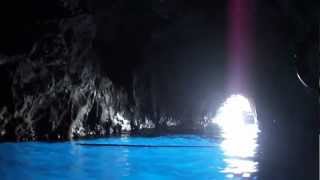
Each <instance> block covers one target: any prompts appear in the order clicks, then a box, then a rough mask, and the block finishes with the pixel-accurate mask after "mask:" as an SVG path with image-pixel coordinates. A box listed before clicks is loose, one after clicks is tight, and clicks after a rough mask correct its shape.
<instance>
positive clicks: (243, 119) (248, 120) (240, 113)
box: [212, 95, 259, 177]
mask: <svg viewBox="0 0 320 180" xmlns="http://www.w3.org/2000/svg"><path fill="white" fill-rule="evenodd" d="M212 122H213V123H215V124H217V125H218V126H219V127H220V129H221V133H222V134H221V136H222V138H223V141H222V142H221V144H220V146H221V148H222V150H223V152H224V154H225V156H226V159H225V162H226V163H227V165H228V166H227V167H226V168H225V169H224V170H223V172H225V173H232V174H235V175H241V176H243V177H248V176H250V175H251V173H253V172H256V166H257V163H256V162H254V161H253V160H252V158H253V157H254V156H255V153H256V149H257V146H258V144H257V137H258V133H259V127H258V121H257V118H256V112H255V110H254V109H253V108H252V105H251V104H250V102H249V100H248V99H247V98H245V97H244V96H241V95H232V96H231V97H229V98H228V99H227V100H226V101H225V102H224V103H223V105H222V106H221V107H220V108H219V109H218V111H217V114H216V116H215V117H214V118H213V119H212Z"/></svg>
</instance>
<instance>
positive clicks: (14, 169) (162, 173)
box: [0, 135, 254, 180]
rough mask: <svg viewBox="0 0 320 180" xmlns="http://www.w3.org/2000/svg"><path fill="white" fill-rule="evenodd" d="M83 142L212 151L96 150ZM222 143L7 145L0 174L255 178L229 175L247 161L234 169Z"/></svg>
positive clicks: (154, 140) (0, 155) (158, 140)
mask: <svg viewBox="0 0 320 180" xmlns="http://www.w3.org/2000/svg"><path fill="white" fill-rule="evenodd" d="M77 143H100V144H105V143H107V144H135V145H139V144H140V145H187V146H190V145H196V146H212V147H207V148H190V147H185V148H183V147H182V148H172V147H167V148H166V147H162V148H154V147H149V148H148V147H144V148H139V147H100V146H99V147H91V146H80V145H77ZM220 143H221V142H220V141H218V140H213V139H209V138H202V137H199V136H191V135H190V136H162V137H151V138H148V137H119V138H103V139H95V140H86V141H77V142H64V143H43V142H26V143H3V144H0V174H1V179H217V180H220V179H226V178H232V179H241V177H242V176H248V175H249V176H250V178H254V173H253V174H248V173H246V172H241V171H240V172H237V173H235V174H232V173H230V172H226V169H230V167H229V166H240V167H241V166H242V168H245V166H246V164H241V161H240V164H239V162H238V164H234V163H235V160H233V162H228V161H230V157H226V155H225V153H224V151H223V148H221V146H220ZM240 160H241V159H240ZM242 160H243V159H242ZM231 161H232V160H231ZM246 161H248V160H246ZM230 163H231V164H230ZM232 163H233V164H232ZM236 163H237V162H236ZM233 168H234V167H233Z"/></svg>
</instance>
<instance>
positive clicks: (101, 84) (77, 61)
mask: <svg viewBox="0 0 320 180" xmlns="http://www.w3.org/2000/svg"><path fill="white" fill-rule="evenodd" d="M63 6H64V7H65V8H66V9H68V10H69V11H70V12H72V13H70V14H71V15H70V16H67V17H63V18H55V19H50V20H47V21H46V22H45V23H47V25H48V26H50V27H51V28H50V29H55V31H54V32H48V33H44V34H43V36H42V37H41V38H40V40H38V41H37V42H36V43H35V44H34V45H33V48H32V50H31V51H30V53H27V54H23V55H19V56H10V57H8V56H4V55H3V56H1V57H0V62H1V68H2V70H4V71H5V72H8V73H9V75H8V79H9V80H8V82H9V83H8V85H9V86H10V89H9V90H8V91H7V95H8V96H9V97H7V99H9V101H10V103H6V104H5V103H4V104H2V107H0V140H36V139H40V140H55V139H56V140H58V139H69V138H74V137H83V136H88V135H95V136H96V135H108V134H110V133H112V131H113V130H114V127H116V126H119V125H121V126H122V128H123V129H125V130H130V125H129V123H128V120H126V119H127V116H128V114H130V113H129V108H128V107H129V105H128V95H127V92H125V90H124V89H121V88H117V87H115V86H114V84H113V83H112V82H111V81H110V79H108V78H107V77H102V76H101V75H99V73H98V72H99V71H98V67H97V65H95V64H94V63H93V62H94V58H95V57H94V55H92V53H91V44H92V41H93V39H94V37H95V31H96V30H95V24H94V23H93V20H92V17H91V15H90V14H86V13H83V12H81V11H80V10H79V9H78V8H76V7H77V1H66V2H65V3H64V4H63ZM79 12H80V13H79Z"/></svg>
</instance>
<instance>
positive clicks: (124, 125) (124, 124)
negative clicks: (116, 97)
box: [115, 113, 131, 131]
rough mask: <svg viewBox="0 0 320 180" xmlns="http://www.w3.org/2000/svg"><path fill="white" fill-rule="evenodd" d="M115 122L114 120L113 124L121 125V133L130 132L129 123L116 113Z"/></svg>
mask: <svg viewBox="0 0 320 180" xmlns="http://www.w3.org/2000/svg"><path fill="white" fill-rule="evenodd" d="M115 120H116V122H115V124H118V123H119V124H121V130H122V131H130V130H131V125H130V121H129V120H128V119H125V118H124V116H123V115H122V114H120V113H117V114H116V118H115ZM119 121H120V122H119Z"/></svg>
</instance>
